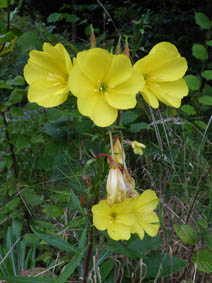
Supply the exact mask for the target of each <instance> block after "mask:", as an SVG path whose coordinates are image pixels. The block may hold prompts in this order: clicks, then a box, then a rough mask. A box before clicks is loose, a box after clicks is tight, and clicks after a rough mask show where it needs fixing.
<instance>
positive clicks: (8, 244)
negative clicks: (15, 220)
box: [6, 227, 17, 275]
mask: <svg viewBox="0 0 212 283" xmlns="http://www.w3.org/2000/svg"><path fill="white" fill-rule="evenodd" d="M14 240H17V239H14ZM14 240H13V235H12V230H11V227H9V228H8V229H7V237H6V248H7V251H10V253H9V260H10V264H11V266H12V270H13V274H14V275H17V264H16V260H17V258H16V256H15V251H14V248H12V246H13V244H14Z"/></svg>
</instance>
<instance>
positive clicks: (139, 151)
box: [131, 141, 146, 155]
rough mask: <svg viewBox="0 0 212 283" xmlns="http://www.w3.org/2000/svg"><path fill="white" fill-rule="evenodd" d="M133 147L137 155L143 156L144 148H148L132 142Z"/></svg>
mask: <svg viewBox="0 0 212 283" xmlns="http://www.w3.org/2000/svg"><path fill="white" fill-rule="evenodd" d="M131 146H132V148H133V151H134V153H135V154H139V155H143V150H142V149H143V148H146V146H145V145H144V144H142V143H140V142H137V141H132V142H131Z"/></svg>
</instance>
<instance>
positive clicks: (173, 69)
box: [134, 42, 188, 108]
mask: <svg viewBox="0 0 212 283" xmlns="http://www.w3.org/2000/svg"><path fill="white" fill-rule="evenodd" d="M134 69H135V70H137V71H139V72H140V74H141V75H142V77H141V80H143V77H144V79H145V86H144V88H143V89H142V88H141V89H140V90H141V92H142V96H143V98H144V99H145V101H146V102H147V103H148V104H149V105H150V106H151V107H153V108H158V107H159V102H158V100H159V101H161V102H163V103H165V104H167V105H169V106H173V107H175V108H178V107H180V105H181V99H182V98H183V97H184V96H186V95H187V94H188V87H187V85H186V82H185V81H184V79H182V77H183V76H184V74H185V72H186V70H187V62H186V59H185V58H183V57H181V56H180V53H179V52H178V50H177V48H176V47H175V46H174V45H173V44H171V43H169V42H160V43H158V44H156V45H155V46H154V47H153V48H152V49H151V51H150V52H149V54H148V55H147V56H145V57H144V58H142V59H140V60H138V61H137V62H136V63H135V65H134Z"/></svg>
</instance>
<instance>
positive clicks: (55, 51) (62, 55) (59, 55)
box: [43, 42, 72, 73]
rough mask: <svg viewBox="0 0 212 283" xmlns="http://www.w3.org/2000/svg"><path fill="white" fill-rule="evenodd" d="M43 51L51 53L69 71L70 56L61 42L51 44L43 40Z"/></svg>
mask: <svg viewBox="0 0 212 283" xmlns="http://www.w3.org/2000/svg"><path fill="white" fill-rule="evenodd" d="M43 51H44V52H46V53H48V54H49V55H51V56H52V57H53V58H54V59H56V60H57V61H58V62H61V63H63V66H64V67H66V71H67V72H68V73H69V72H70V71H71V69H72V63H71V59H70V56H69V54H68V52H67V51H66V49H65V48H64V46H63V45H62V44H61V43H58V44H56V45H55V46H52V45H51V44H50V43H47V42H45V43H44V44H43Z"/></svg>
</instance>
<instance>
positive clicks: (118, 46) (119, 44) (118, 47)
mask: <svg viewBox="0 0 212 283" xmlns="http://www.w3.org/2000/svg"><path fill="white" fill-rule="evenodd" d="M120 53H121V35H120V36H119V40H118V44H117V46H116V53H115V54H120Z"/></svg>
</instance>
